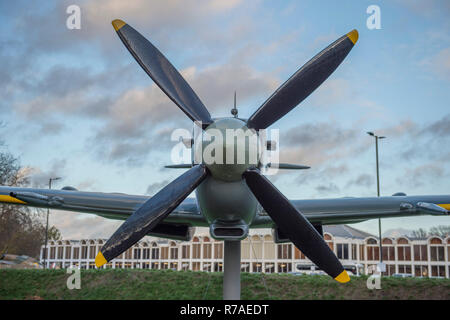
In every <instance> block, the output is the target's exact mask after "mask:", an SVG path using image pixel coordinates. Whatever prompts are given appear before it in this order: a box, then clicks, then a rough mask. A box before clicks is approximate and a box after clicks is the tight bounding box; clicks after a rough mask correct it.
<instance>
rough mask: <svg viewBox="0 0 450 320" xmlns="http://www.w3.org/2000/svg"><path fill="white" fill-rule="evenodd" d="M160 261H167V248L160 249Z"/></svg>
mask: <svg viewBox="0 0 450 320" xmlns="http://www.w3.org/2000/svg"><path fill="white" fill-rule="evenodd" d="M161 259H163V260H167V259H169V247H162V248H161ZM166 269H167V268H166Z"/></svg>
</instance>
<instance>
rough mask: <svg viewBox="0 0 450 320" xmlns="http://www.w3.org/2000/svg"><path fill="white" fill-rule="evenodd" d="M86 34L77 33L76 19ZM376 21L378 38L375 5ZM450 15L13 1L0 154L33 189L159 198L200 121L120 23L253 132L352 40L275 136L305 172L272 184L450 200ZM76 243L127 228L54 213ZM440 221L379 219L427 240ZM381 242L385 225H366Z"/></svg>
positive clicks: (2, 55) (425, 9)
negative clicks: (178, 101) (265, 107)
mask: <svg viewBox="0 0 450 320" xmlns="http://www.w3.org/2000/svg"><path fill="white" fill-rule="evenodd" d="M73 4H75V5H78V6H79V7H80V9H81V29H79V30H77V29H73V30H70V29H68V28H67V27H66V20H67V18H68V17H69V15H68V14H67V13H66V9H67V7H68V6H69V5H73ZM372 4H377V5H378V6H379V7H380V9H381V29H379V30H369V29H368V28H367V26H366V20H367V18H368V17H369V14H367V12H366V10H367V8H368V6H370V5H372ZM449 15H450V5H449V2H448V1H446V0H442V1H438V0H433V1H432V0H429V1H425V0H424V1H415V0H396V1H374V0H371V1H365V0H358V1H356V0H355V1H339V2H337V1H257V0H254V1H243V0H229V1H220V0H213V1H190V0H171V1H146V0H136V1H131V0H130V1H121V0H111V1H101V0H90V1H75V0H70V1H45V2H43V1H39V2H38V1H20V0H18V1H14V2H6V1H2V2H1V3H0V18H1V21H2V22H3V23H2V28H1V30H0V59H1V61H2V67H1V68H0V97H1V99H0V114H1V118H0V120H1V121H2V123H3V126H2V127H1V129H0V134H1V137H2V140H4V141H5V142H6V146H4V147H2V148H4V149H6V150H7V151H9V152H11V153H13V154H15V155H17V156H19V157H20V159H21V163H22V165H24V166H27V167H29V168H30V169H29V170H30V172H31V174H32V175H33V184H34V185H35V186H45V184H46V183H47V181H48V178H49V177H50V176H61V177H63V180H62V181H61V182H58V183H57V184H55V187H57V188H60V187H63V186H64V185H72V186H75V187H77V188H78V189H79V190H84V191H104V192H124V193H131V194H153V193H155V192H157V191H158V190H159V189H161V188H162V187H163V186H164V185H166V184H167V183H169V182H170V181H171V180H173V179H174V178H175V177H177V176H178V175H180V174H181V173H182V171H180V170H170V169H163V166H164V165H165V164H170V162H171V159H170V150H171V148H172V147H173V146H174V145H175V142H171V141H170V134H171V132H172V131H173V130H174V129H176V128H186V129H189V130H190V129H191V123H190V120H189V119H188V118H187V117H186V116H185V115H184V114H183V113H182V112H181V111H180V110H179V109H178V108H177V107H176V106H175V105H174V104H173V103H172V102H171V101H170V100H169V99H168V98H167V97H166V96H165V95H164V94H163V93H162V92H161V91H160V90H159V88H157V87H156V86H155V84H154V83H153V82H152V81H151V79H150V78H149V77H148V76H147V75H146V74H145V72H144V71H143V70H142V69H141V68H140V67H139V66H138V64H137V63H136V62H135V61H134V59H133V58H132V57H131V55H130V54H129V53H128V51H127V50H126V49H125V47H124V46H123V45H122V43H121V41H120V40H119V38H118V37H117V35H116V33H115V31H114V29H113V28H112V26H111V20H113V19H116V18H120V19H122V20H124V21H126V22H127V23H129V24H130V25H132V26H133V27H134V28H136V29H137V30H138V31H140V32H141V33H142V34H143V35H145V36H146V37H147V38H148V39H149V40H150V41H151V42H152V43H153V44H154V45H155V46H157V47H158V48H159V49H160V50H161V51H162V52H163V53H164V54H165V55H166V57H167V58H168V59H169V60H170V61H171V62H172V63H173V64H174V65H175V67H177V68H178V69H179V70H180V71H181V73H182V74H183V76H184V77H185V78H186V79H187V81H188V82H189V84H190V85H191V86H192V88H193V89H194V90H195V91H196V92H197V94H198V95H199V97H200V99H201V100H202V101H203V102H204V104H205V105H206V106H207V107H208V109H209V110H210V112H211V114H212V115H213V116H215V117H218V116H227V115H229V114H230V109H231V107H232V103H233V93H234V90H236V91H237V97H238V108H239V115H240V116H241V117H244V118H245V117H249V116H250V115H251V114H252V113H253V111H254V110H256V109H257V108H258V107H259V106H260V105H261V104H262V103H263V102H264V101H265V100H266V99H267V98H268V97H269V96H270V94H271V93H272V92H273V91H274V90H275V89H276V88H277V87H278V86H279V85H280V84H281V83H283V82H284V81H285V80H286V79H287V78H288V77H289V76H290V75H291V74H293V73H294V72H295V71H296V70H297V69H298V68H299V67H301V66H302V65H303V64H304V63H305V62H307V61H308V60H309V59H310V58H311V57H313V56H314V55H315V54H316V53H318V52H319V51H320V50H321V49H323V48H324V47H326V46H327V45H328V44H330V43H331V42H332V41H334V40H335V39H337V38H338V37H340V36H341V35H343V34H346V33H347V32H349V31H351V30H352V29H354V28H356V29H358V31H359V35H360V38H359V41H358V43H357V45H356V46H355V48H354V49H353V50H352V51H351V52H350V54H349V55H348V57H347V59H346V60H345V61H344V63H343V64H342V65H341V66H340V67H339V68H338V69H337V70H336V72H335V73H334V74H333V75H332V76H331V77H330V78H329V79H328V80H327V81H326V82H325V83H324V84H323V85H322V86H321V87H320V88H319V89H318V90H316V91H315V92H314V93H313V94H312V95H311V96H310V97H308V98H307V99H306V100H305V101H303V103H302V104H301V105H300V106H298V107H297V108H296V109H295V110H293V111H292V112H290V113H289V115H288V116H286V117H284V118H283V119H281V120H279V121H278V122H276V123H275V124H274V125H272V127H271V128H274V129H280V135H281V137H280V147H281V160H282V161H283V162H292V163H299V164H304V165H310V166H311V167H312V168H311V169H310V170H308V171H306V170H305V171H300V172H297V171H295V172H293V171H288V172H283V173H280V174H278V175H277V176H274V177H271V180H272V181H273V182H274V183H275V185H276V186H277V187H278V188H279V189H280V190H281V191H282V192H283V193H284V194H285V195H286V196H288V197H289V198H291V199H308V198H330V197H344V196H373V195H376V176H375V147H374V141H373V138H371V137H369V136H368V135H367V134H366V131H375V132H376V133H378V134H380V135H385V136H387V139H386V140H383V141H381V142H380V175H381V193H382V195H392V194H393V193H395V192H399V191H402V192H405V193H407V194H408V195H420V194H424V195H425V194H449V193H450V179H449V178H450V165H449V159H450V149H449V148H448V146H449V145H450V126H449V122H450V108H449V101H450V90H449V89H450V32H449V31H450V21H449V19H448V16H449ZM51 223H53V224H55V225H56V226H57V227H58V228H60V229H61V231H62V233H63V236H64V237H65V238H74V239H75V238H83V237H108V236H109V235H111V233H112V232H113V231H114V230H115V228H116V227H117V226H118V225H119V224H120V223H119V222H111V221H108V220H105V219H102V218H99V217H95V216H90V215H86V214H76V213H63V212H58V211H53V214H52V217H51ZM438 224H448V219H446V218H437V217H429V216H426V217H420V218H402V219H387V220H383V228H384V229H388V228H397V227H402V228H410V229H414V228H418V227H425V228H429V227H431V226H434V225H438ZM355 227H357V228H361V229H363V230H366V231H368V232H372V233H377V221H376V220H375V221H369V222H364V223H360V224H357V225H355Z"/></svg>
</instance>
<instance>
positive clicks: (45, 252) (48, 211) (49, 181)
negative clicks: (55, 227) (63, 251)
mask: <svg viewBox="0 0 450 320" xmlns="http://www.w3.org/2000/svg"><path fill="white" fill-rule="evenodd" d="M59 179H61V178H60V177H57V178H50V179H48V189H49V190H51V189H52V181H54V180H59ZM49 214H50V209H49V208H47V223H46V224H45V247H44V269H46V268H47V255H48V254H47V241H48V216H49Z"/></svg>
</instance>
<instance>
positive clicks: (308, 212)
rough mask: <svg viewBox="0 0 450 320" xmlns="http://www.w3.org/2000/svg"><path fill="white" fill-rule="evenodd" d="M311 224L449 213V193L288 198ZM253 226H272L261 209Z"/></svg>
mask: <svg viewBox="0 0 450 320" xmlns="http://www.w3.org/2000/svg"><path fill="white" fill-rule="evenodd" d="M291 202H292V203H293V204H294V206H295V207H296V208H297V209H298V210H299V211H300V212H302V214H303V215H304V216H305V217H306V218H307V219H308V220H309V221H310V222H311V223H312V224H322V225H327V224H347V223H357V222H362V221H365V220H369V219H375V218H393V217H406V216H420V215H436V216H445V215H449V214H450V195H441V196H435V195H428V196H390V197H372V198H337V199H314V200H291ZM252 226H253V227H274V224H273V222H272V221H271V219H270V217H269V216H268V215H267V214H265V212H264V211H263V212H262V213H261V214H260V215H259V216H258V217H257V218H255V221H254V222H253V224H252Z"/></svg>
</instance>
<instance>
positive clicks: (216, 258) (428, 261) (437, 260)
mask: <svg viewBox="0 0 450 320" xmlns="http://www.w3.org/2000/svg"><path fill="white" fill-rule="evenodd" d="M324 238H325V240H326V242H327V243H328V245H329V246H330V248H331V249H332V250H333V251H334V252H335V254H336V255H337V257H338V258H339V259H340V261H341V263H342V264H343V265H344V267H345V268H346V269H347V270H349V271H352V272H353V273H356V272H357V271H356V266H358V272H361V273H366V274H367V273H368V271H369V270H370V268H372V266H375V265H376V264H377V263H378V262H379V242H378V238H377V237H375V236H373V235H371V234H368V233H365V232H362V231H360V230H357V229H355V228H352V227H350V226H347V225H338V226H324ZM145 239H147V238H145ZM148 239H149V240H141V241H139V242H138V243H136V244H135V245H134V246H133V247H131V248H130V249H128V250H127V251H126V252H124V253H123V254H121V255H120V256H119V257H117V258H115V259H114V260H112V261H111V262H109V263H108V264H106V265H105V266H103V268H143V269H174V270H193V271H216V272H217V271H219V272H220V271H222V268H223V242H222V241H216V240H214V239H212V238H211V237H210V236H209V233H208V231H207V229H204V228H200V230H199V231H198V232H196V234H195V236H194V237H193V238H192V240H191V241H189V242H184V241H174V240H166V239H160V238H150V237H148ZM382 241H383V242H382V247H383V262H384V263H385V264H386V272H385V273H384V275H393V274H398V273H401V274H410V275H412V276H424V277H446V278H449V277H450V262H449V258H450V237H449V236H447V237H446V238H444V239H443V238H440V237H436V236H431V237H428V238H425V239H413V238H408V237H404V236H402V237H398V238H383V239H382ZM105 242H106V240H105V239H86V240H60V241H49V243H48V246H47V250H48V257H49V259H47V261H46V264H47V267H59V268H67V267H70V266H78V267H81V268H95V256H96V255H97V253H98V251H99V250H100V248H101V247H102V246H103V244H104V243H105ZM43 253H44V246H42V250H41V257H40V260H41V262H42V263H43V260H44V259H43ZM241 258H242V262H241V267H242V271H243V272H266V273H272V272H278V273H282V272H302V271H310V270H311V266H314V265H313V264H312V262H311V261H310V260H309V259H307V258H306V257H305V256H304V255H303V253H302V252H300V251H299V250H298V249H297V248H295V246H294V245H293V244H292V243H281V244H276V243H274V241H273V237H272V234H271V230H270V229H251V232H250V235H249V236H248V237H247V238H246V239H245V240H243V241H242V242H241Z"/></svg>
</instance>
